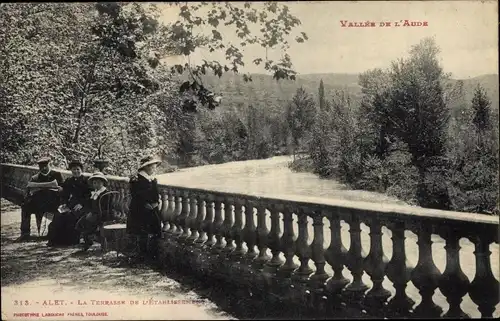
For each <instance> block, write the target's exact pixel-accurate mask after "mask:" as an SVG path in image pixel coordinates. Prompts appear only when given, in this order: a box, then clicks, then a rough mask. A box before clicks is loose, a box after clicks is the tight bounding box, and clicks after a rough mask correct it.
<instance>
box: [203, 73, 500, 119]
mask: <svg viewBox="0 0 500 321" xmlns="http://www.w3.org/2000/svg"><path fill="white" fill-rule="evenodd" d="M251 76H252V81H251V82H245V81H244V80H243V77H242V75H240V74H234V73H226V74H223V75H222V77H221V78H219V77H217V76H204V79H203V81H204V83H205V85H206V86H207V87H208V88H210V89H211V90H214V91H216V92H218V93H221V94H222V96H223V101H222V106H221V107H223V108H224V107H240V108H241V107H244V106H249V105H254V106H259V105H265V106H268V107H274V108H279V107H284V106H286V104H287V102H288V101H289V100H291V99H292V97H293V95H294V94H295V91H296V90H297V88H299V87H303V88H304V89H305V90H306V92H308V93H310V94H312V95H313V96H314V99H315V101H317V100H318V87H319V83H320V81H321V80H323V84H324V86H325V94H326V96H327V97H328V96H329V94H331V93H333V92H334V91H335V90H347V91H348V92H349V93H350V94H351V95H352V97H353V98H354V100H357V99H358V98H359V97H360V96H361V88H360V87H359V85H358V74H337V73H325V74H305V75H299V76H298V77H297V79H296V80H295V81H291V80H280V81H276V80H274V79H273V78H272V76H269V75H264V74H252V75H251ZM457 80H458V79H454V80H452V81H457ZM462 80H463V82H464V94H465V97H466V100H467V101H468V102H470V101H471V99H472V96H473V93H474V88H475V87H476V86H477V84H478V83H480V84H481V85H482V86H483V87H484V88H485V89H486V90H487V92H488V96H489V97H490V100H491V101H492V107H493V108H494V109H496V110H498V95H499V82H498V75H496V74H488V75H481V76H478V77H474V78H468V79H462Z"/></svg>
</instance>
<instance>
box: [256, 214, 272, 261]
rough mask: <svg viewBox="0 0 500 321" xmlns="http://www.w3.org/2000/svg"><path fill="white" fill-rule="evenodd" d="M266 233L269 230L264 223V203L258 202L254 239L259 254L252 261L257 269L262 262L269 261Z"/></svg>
mask: <svg viewBox="0 0 500 321" xmlns="http://www.w3.org/2000/svg"><path fill="white" fill-rule="evenodd" d="M268 234H269V230H268V229H267V223H266V208H265V207H264V205H262V204H259V205H258V207H257V231H256V237H257V239H256V241H257V247H258V249H259V256H258V257H257V258H256V259H255V261H254V266H255V267H256V268H257V269H262V268H263V267H264V264H266V263H267V261H269V259H270V257H269V255H267V248H268V244H267V242H268Z"/></svg>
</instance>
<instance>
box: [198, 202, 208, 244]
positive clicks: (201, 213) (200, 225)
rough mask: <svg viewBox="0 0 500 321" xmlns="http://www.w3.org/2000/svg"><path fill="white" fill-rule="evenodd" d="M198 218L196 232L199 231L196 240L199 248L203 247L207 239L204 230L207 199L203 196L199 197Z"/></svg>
mask: <svg viewBox="0 0 500 321" xmlns="http://www.w3.org/2000/svg"><path fill="white" fill-rule="evenodd" d="M197 214H198V216H196V226H195V228H196V230H197V234H198V236H197V238H196V239H195V243H196V244H197V245H198V246H201V245H202V244H203V243H205V241H206V238H207V233H206V232H205V228H204V220H205V197H204V196H203V195H198V210H197Z"/></svg>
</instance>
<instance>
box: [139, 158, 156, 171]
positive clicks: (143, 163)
mask: <svg viewBox="0 0 500 321" xmlns="http://www.w3.org/2000/svg"><path fill="white" fill-rule="evenodd" d="M160 163H161V160H160V159H158V158H156V157H153V156H147V157H144V158H142V159H141V164H140V165H139V169H142V168H144V167H146V166H148V165H151V164H160Z"/></svg>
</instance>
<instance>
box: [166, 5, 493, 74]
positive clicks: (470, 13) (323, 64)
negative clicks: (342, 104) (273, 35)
mask: <svg viewBox="0 0 500 321" xmlns="http://www.w3.org/2000/svg"><path fill="white" fill-rule="evenodd" d="M283 4H286V5H287V6H288V7H289V9H290V12H291V13H292V14H294V15H295V16H296V17H298V18H299V19H300V20H301V25H300V26H299V27H298V29H297V31H298V32H300V31H304V32H305V33H306V34H307V35H308V37H309V40H308V41H306V42H305V43H296V42H292V44H291V48H290V49H289V50H288V54H289V55H290V56H291V58H292V62H293V64H294V68H295V70H296V71H297V72H298V73H299V74H309V73H350V74H351V73H361V72H364V71H366V70H369V69H373V68H387V67H389V66H390V62H391V61H393V60H395V59H398V58H402V57H405V56H407V55H408V51H409V50H410V48H411V46H412V45H415V44H417V43H418V42H419V41H420V40H421V39H423V38H425V37H434V39H435V40H436V43H437V44H438V46H439V47H440V48H441V53H440V59H441V64H442V66H443V68H444V70H445V71H446V72H451V73H452V75H453V77H456V78H468V77H475V76H479V75H482V74H491V73H498V1H480V0H471V1H301V2H286V3H285V2H284V3H283ZM158 5H159V7H160V9H161V18H160V20H161V21H162V22H164V23H169V22H175V21H176V20H177V19H178V12H179V9H178V7H172V6H169V5H163V4H160V3H158ZM253 5H255V6H256V7H257V8H259V7H262V3H254V4H253ZM405 19H408V20H410V21H420V22H423V21H426V22H427V24H428V26H427V27H395V26H394V22H395V21H401V20H403V21H404V20H405ZM341 20H348V21H352V22H354V21H360V22H364V21H372V22H375V23H376V25H377V27H375V28H345V27H342V25H341V22H340V21H341ZM381 21H391V22H392V25H393V26H392V27H379V24H380V22H381ZM205 31H209V32H210V30H207V29H205ZM221 31H222V32H221V33H222V35H223V37H224V39H228V40H229V41H236V40H237V37H236V36H235V35H234V31H233V30H231V29H223V30H221ZM238 43H239V41H238ZM243 53H244V55H245V60H244V61H245V67H244V69H243V70H241V71H243V72H250V73H265V71H264V70H263V68H262V67H257V66H254V65H253V64H251V63H250V62H251V61H252V60H253V59H254V58H256V57H259V56H263V55H265V50H264V49H263V48H261V47H259V46H257V45H255V46H246V47H244V51H243ZM268 55H269V56H270V57H271V58H273V57H274V58H278V57H279V56H281V55H282V52H281V51H280V50H275V51H273V52H269V53H268ZM202 59H207V60H219V61H221V60H224V55H223V53H221V52H216V53H210V52H209V51H208V50H206V49H202V50H197V51H196V52H195V53H194V54H192V56H191V57H190V62H191V63H193V62H194V63H196V62H200V61H201V60H202ZM184 62H187V58H186V57H183V56H177V57H170V58H169V59H168V60H167V63H184Z"/></svg>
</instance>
